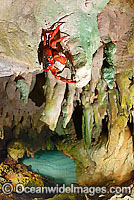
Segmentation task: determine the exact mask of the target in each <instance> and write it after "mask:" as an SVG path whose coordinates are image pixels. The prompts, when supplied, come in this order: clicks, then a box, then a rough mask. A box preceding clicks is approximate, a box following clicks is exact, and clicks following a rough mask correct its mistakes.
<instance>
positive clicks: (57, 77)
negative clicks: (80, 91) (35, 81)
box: [49, 65, 76, 83]
mask: <svg viewBox="0 0 134 200" xmlns="http://www.w3.org/2000/svg"><path fill="white" fill-rule="evenodd" d="M49 69H50V71H51V73H52V75H53V76H55V78H56V79H58V80H60V81H62V82H65V83H76V82H75V81H73V80H72V79H66V78H64V77H63V76H57V71H59V69H56V68H55V67H54V66H53V65H50V66H49Z"/></svg>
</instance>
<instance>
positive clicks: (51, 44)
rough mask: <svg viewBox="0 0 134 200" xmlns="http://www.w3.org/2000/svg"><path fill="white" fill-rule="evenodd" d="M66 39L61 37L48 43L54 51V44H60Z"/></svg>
mask: <svg viewBox="0 0 134 200" xmlns="http://www.w3.org/2000/svg"><path fill="white" fill-rule="evenodd" d="M66 37H67V36H63V37H61V38H59V39H57V40H54V41H53V42H52V43H50V41H49V45H50V46H51V47H52V48H53V49H55V48H56V44H57V43H58V42H61V41H62V40H64V39H65V38H66Z"/></svg>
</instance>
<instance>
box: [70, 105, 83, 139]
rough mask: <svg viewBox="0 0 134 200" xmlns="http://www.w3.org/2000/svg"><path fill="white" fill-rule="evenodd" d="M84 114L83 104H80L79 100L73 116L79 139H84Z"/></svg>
mask: <svg viewBox="0 0 134 200" xmlns="http://www.w3.org/2000/svg"><path fill="white" fill-rule="evenodd" d="M82 115H83V109H82V105H81V104H79V101H77V105H76V107H75V108H74V112H73V115H72V118H73V122H74V126H75V130H76V134H77V139H78V140H81V139H82Z"/></svg>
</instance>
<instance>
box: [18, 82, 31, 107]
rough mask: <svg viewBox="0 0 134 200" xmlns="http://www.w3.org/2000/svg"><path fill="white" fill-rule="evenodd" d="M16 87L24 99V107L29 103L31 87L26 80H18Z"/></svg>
mask: <svg viewBox="0 0 134 200" xmlns="http://www.w3.org/2000/svg"><path fill="white" fill-rule="evenodd" d="M16 87H17V88H18V89H19V91H20V93H21V98H22V105H25V104H26V103H27V102H28V95H29V92H30V87H29V86H28V84H27V83H26V81H25V80H24V79H21V80H18V81H17V83H16Z"/></svg>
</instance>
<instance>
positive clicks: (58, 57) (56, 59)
mask: <svg viewBox="0 0 134 200" xmlns="http://www.w3.org/2000/svg"><path fill="white" fill-rule="evenodd" d="M54 60H55V61H58V62H60V63H61V64H63V65H65V63H66V61H67V58H66V57H64V56H59V55H56V56H54Z"/></svg>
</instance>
